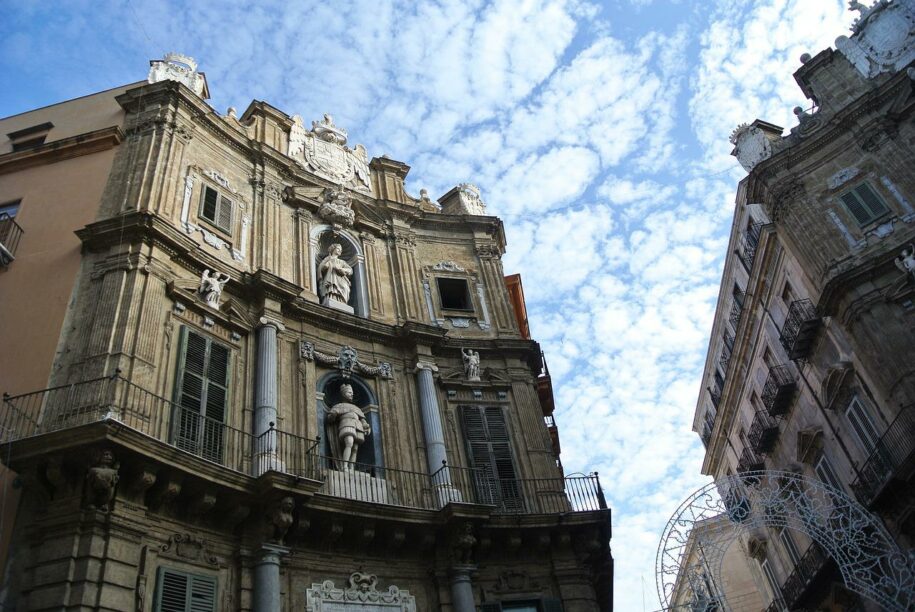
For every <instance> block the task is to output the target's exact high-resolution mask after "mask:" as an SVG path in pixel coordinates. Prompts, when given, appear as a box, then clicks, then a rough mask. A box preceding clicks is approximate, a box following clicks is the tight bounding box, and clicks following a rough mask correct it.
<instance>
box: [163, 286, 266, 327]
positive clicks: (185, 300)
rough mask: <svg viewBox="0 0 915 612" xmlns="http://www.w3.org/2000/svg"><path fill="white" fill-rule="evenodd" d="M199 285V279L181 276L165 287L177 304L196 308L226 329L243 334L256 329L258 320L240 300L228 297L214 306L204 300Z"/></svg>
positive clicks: (182, 306)
mask: <svg viewBox="0 0 915 612" xmlns="http://www.w3.org/2000/svg"><path fill="white" fill-rule="evenodd" d="M199 287H200V282H199V281H197V280H192V279H184V278H179V279H175V280H173V281H171V282H169V283H168V284H167V285H166V287H165V289H166V293H167V294H168V296H169V297H170V298H172V299H173V300H174V301H175V304H176V306H177V305H179V304H180V307H181V308H191V309H193V310H196V311H197V312H199V313H200V314H201V315H203V316H204V317H209V318H211V319H213V320H214V321H215V322H218V323H219V324H221V325H222V326H223V327H225V328H226V329H232V330H236V331H238V332H240V333H243V334H244V333H247V332H248V331H249V330H251V329H254V327H255V326H256V324H257V321H256V320H255V319H254V318H252V317H251V316H250V315H249V314H248V313H247V311H246V310H245V309H244V307H243V306H242V304H241V303H240V302H239V301H238V300H236V299H234V298H231V297H226V298H224V299H223V301H222V302H221V303H220V304H219V308H213V307H212V306H209V305H208V304H207V303H206V302H205V301H204V299H203V298H202V296H201V295H200V292H199V291H198V288H199Z"/></svg>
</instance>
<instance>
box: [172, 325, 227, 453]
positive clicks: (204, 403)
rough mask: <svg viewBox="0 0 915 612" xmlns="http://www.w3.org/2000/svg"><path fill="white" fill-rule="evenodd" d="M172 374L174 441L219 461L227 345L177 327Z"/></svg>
mask: <svg viewBox="0 0 915 612" xmlns="http://www.w3.org/2000/svg"><path fill="white" fill-rule="evenodd" d="M180 342H181V343H180V349H179V353H178V369H177V374H176V376H175V403H176V404H177V406H176V407H175V414H174V415H173V417H172V423H173V425H172V427H173V429H172V436H173V439H174V444H175V446H177V447H178V448H180V449H181V450H184V451H187V452H189V453H193V454H195V455H198V456H200V457H203V458H204V459H208V460H210V461H215V462H216V463H222V459H223V439H224V429H225V420H226V412H227V403H228V397H229V361H230V352H229V349H228V348H227V347H225V346H222V345H221V344H217V343H215V342H213V341H212V340H211V339H210V338H208V337H206V336H203V335H200V334H198V333H195V332H192V331H191V330H189V329H188V328H187V327H182V328H181V341H180Z"/></svg>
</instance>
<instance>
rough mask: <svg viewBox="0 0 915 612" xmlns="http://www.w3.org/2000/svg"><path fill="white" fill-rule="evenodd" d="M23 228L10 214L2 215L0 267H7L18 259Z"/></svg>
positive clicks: (0, 219)
mask: <svg viewBox="0 0 915 612" xmlns="http://www.w3.org/2000/svg"><path fill="white" fill-rule="evenodd" d="M21 238H22V228H21V227H19V224H18V223H16V219H15V218H14V217H11V216H10V215H9V213H5V212H4V213H0V265H3V266H7V265H9V264H10V262H11V261H13V260H14V259H15V258H16V250H17V249H18V248H19V240H20V239H21Z"/></svg>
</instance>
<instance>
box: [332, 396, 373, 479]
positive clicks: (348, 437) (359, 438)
mask: <svg viewBox="0 0 915 612" xmlns="http://www.w3.org/2000/svg"><path fill="white" fill-rule="evenodd" d="M340 394H341V395H342V396H343V401H340V402H337V403H336V404H334V406H333V407H332V408H331V409H330V410H329V411H328V412H327V422H328V423H329V424H330V425H331V432H330V442H331V452H332V453H333V456H334V459H336V460H337V465H338V467H340V468H342V469H344V470H352V469H353V465H352V462H353V461H355V460H356V456H357V454H358V453H359V447H360V446H361V445H362V443H363V442H365V439H366V438H367V437H368V436H370V435H371V434H372V428H371V426H370V425H369V422H368V421H367V420H366V418H365V413H364V412H362V409H361V408H359V406H357V405H356V404H354V403H353V387H352V385H348V384H345V383H344V384H343V385H340Z"/></svg>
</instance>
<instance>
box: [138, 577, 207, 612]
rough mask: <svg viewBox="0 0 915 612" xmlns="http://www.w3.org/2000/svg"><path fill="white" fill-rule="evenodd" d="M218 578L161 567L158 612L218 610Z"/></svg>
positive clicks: (205, 611)
mask: <svg viewBox="0 0 915 612" xmlns="http://www.w3.org/2000/svg"><path fill="white" fill-rule="evenodd" d="M216 593H217V584H216V578H213V577H211V576H200V575H197V574H188V573H186V572H180V571H177V570H173V569H169V568H166V567H160V568H159V572H158V577H157V579H156V601H155V605H154V608H153V609H154V610H155V611H156V612H216Z"/></svg>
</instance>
